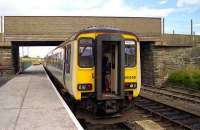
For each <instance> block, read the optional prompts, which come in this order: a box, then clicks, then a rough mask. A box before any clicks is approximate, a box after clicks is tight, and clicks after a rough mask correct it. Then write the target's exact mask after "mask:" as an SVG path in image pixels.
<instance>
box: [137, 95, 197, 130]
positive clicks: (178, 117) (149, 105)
mask: <svg viewBox="0 0 200 130" xmlns="http://www.w3.org/2000/svg"><path fill="white" fill-rule="evenodd" d="M135 105H136V106H137V107H139V108H141V109H144V110H146V111H149V112H151V113H152V114H155V115H157V116H159V117H162V118H164V119H167V120H169V121H171V122H173V123H176V124H178V125H180V126H181V127H183V128H185V129H191V130H199V129H200V117H199V116H196V115H193V114H191V113H188V112H185V111H182V110H179V109H177V108H174V107H170V106H167V105H165V104H162V103H160V102H156V101H154V100H151V99H148V98H145V97H143V96H140V97H139V98H138V99H137V100H136V101H135Z"/></svg>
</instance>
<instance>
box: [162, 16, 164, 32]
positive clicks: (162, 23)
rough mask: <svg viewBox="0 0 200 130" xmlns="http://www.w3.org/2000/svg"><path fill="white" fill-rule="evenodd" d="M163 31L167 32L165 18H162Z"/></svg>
mask: <svg viewBox="0 0 200 130" xmlns="http://www.w3.org/2000/svg"><path fill="white" fill-rule="evenodd" d="M162 31H163V32H162V33H163V34H165V18H163V20H162Z"/></svg>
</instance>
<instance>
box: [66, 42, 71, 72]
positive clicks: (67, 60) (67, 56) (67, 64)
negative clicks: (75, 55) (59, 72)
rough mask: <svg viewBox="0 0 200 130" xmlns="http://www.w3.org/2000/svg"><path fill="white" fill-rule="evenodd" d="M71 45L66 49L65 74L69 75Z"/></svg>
mask: <svg viewBox="0 0 200 130" xmlns="http://www.w3.org/2000/svg"><path fill="white" fill-rule="evenodd" d="M70 61H71V45H68V46H67V48H66V73H70Z"/></svg>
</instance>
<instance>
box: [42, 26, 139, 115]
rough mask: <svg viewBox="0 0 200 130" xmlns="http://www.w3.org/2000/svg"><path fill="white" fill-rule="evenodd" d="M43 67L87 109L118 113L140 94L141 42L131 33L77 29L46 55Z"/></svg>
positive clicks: (90, 28)
mask: <svg viewBox="0 0 200 130" xmlns="http://www.w3.org/2000/svg"><path fill="white" fill-rule="evenodd" d="M44 67H45V69H46V70H47V71H48V72H49V73H50V74H51V75H52V76H53V77H54V78H55V79H56V80H57V81H58V82H59V83H60V84H61V90H62V92H63V93H65V94H66V95H67V96H69V97H70V100H71V101H73V102H74V103H75V104H76V106H78V107H81V108H84V109H86V110H87V111H89V112H93V113H101V114H102V113H103V114H108V115H109V114H114V113H119V112H120V111H122V110H124V109H125V108H126V107H127V106H128V105H129V104H130V103H133V102H134V99H135V98H136V97H137V96H138V95H139V93H140V87H141V67H140V43H139V38H138V37H137V36H136V35H135V34H134V33H132V32H128V31H123V30H120V29H117V28H112V27H89V28H86V29H83V30H80V31H78V32H76V33H74V34H73V35H72V36H71V37H70V38H68V39H66V40H65V41H64V42H63V43H61V44H60V45H59V46H58V47H56V48H55V49H54V50H52V51H50V52H49V53H48V54H47V55H46V57H45V59H44Z"/></svg>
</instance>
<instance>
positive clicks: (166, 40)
mask: <svg viewBox="0 0 200 130" xmlns="http://www.w3.org/2000/svg"><path fill="white" fill-rule="evenodd" d="M161 42H162V45H172V46H193V45H196V44H198V43H200V36H199V35H184V34H164V35H162V36H161Z"/></svg>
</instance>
